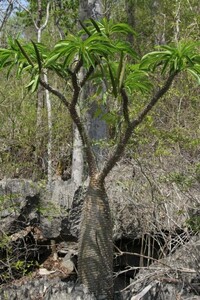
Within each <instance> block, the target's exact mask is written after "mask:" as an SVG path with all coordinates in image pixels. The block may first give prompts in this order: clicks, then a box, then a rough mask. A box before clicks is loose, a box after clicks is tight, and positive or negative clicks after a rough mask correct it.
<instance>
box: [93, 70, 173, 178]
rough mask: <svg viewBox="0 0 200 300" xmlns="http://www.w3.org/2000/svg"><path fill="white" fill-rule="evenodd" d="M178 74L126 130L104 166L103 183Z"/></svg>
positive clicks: (167, 82) (101, 174)
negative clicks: (131, 138) (136, 131)
mask: <svg viewBox="0 0 200 300" xmlns="http://www.w3.org/2000/svg"><path fill="white" fill-rule="evenodd" d="M177 74H178V72H175V73H173V74H172V75H170V76H169V77H168V79H167V81H166V82H165V84H164V86H163V87H162V88H161V89H159V90H158V92H157V93H156V94H155V95H154V96H153V97H152V98H151V100H150V101H149V103H148V104H147V105H146V106H145V107H144V109H143V110H142V111H141V113H140V114H139V115H138V117H137V118H136V119H134V120H133V121H132V122H130V123H129V126H128V127H127V128H126V130H125V133H124V135H123V136H122V137H121V139H120V141H119V143H118V145H117V147H116V150H115V151H114V153H113V155H112V156H111V157H110V159H109V160H108V161H107V162H106V164H105V165H104V167H103V169H102V171H101V173H100V175H99V176H100V178H101V180H102V181H103V180H104V179H105V177H106V176H107V175H108V173H109V172H110V171H111V170H112V168H113V167H114V165H115V164H116V162H117V161H118V160H119V159H120V158H121V156H122V155H123V153H124V150H125V147H126V145H127V144H128V141H129V139H130V137H131V135H132V133H133V131H134V130H135V128H136V127H137V126H138V125H140V124H141V123H142V121H143V120H144V118H145V117H146V115H147V114H148V113H149V112H150V111H151V110H152V108H153V107H154V106H155V105H156V103H157V102H158V101H159V99H160V98H161V97H162V96H163V95H164V94H165V93H166V92H167V91H168V90H169V88H170V86H171V84H172V82H173V80H174V78H175V77H176V75H177Z"/></svg>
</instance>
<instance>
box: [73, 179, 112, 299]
mask: <svg viewBox="0 0 200 300" xmlns="http://www.w3.org/2000/svg"><path fill="white" fill-rule="evenodd" d="M111 220H112V218H111V213H110V208H109V202H108V198H107V195H106V192H105V188H104V183H103V182H100V181H99V180H98V178H97V179H96V178H95V176H94V178H91V180H90V184H89V188H88V191H87V195H86V198H85V201H84V204H83V210H82V218H81V231H80V237H79V261H78V272H79V278H80V280H81V281H82V282H83V283H84V284H85V285H86V286H87V287H88V288H89V290H90V292H92V293H94V295H95V296H96V297H97V299H98V297H100V296H102V295H103V296H106V299H108V300H109V299H113V243H112V221H111Z"/></svg>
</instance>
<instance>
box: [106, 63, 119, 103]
mask: <svg viewBox="0 0 200 300" xmlns="http://www.w3.org/2000/svg"><path fill="white" fill-rule="evenodd" d="M108 69H109V74H110V80H111V83H112V88H113V94H114V96H115V98H117V87H116V83H115V78H114V76H113V72H112V69H111V67H110V64H109V63H108Z"/></svg>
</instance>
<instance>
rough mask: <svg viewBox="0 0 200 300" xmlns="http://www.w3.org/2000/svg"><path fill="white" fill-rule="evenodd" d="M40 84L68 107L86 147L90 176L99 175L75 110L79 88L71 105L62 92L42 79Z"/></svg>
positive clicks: (88, 141)
mask: <svg viewBox="0 0 200 300" xmlns="http://www.w3.org/2000/svg"><path fill="white" fill-rule="evenodd" d="M40 84H41V85H42V86H43V87H44V88H45V89H47V90H48V91H49V92H50V93H52V94H53V95H55V96H56V97H57V98H59V99H60V100H61V102H62V103H63V104H64V105H65V106H66V107H67V109H68V111H69V113H70V116H71V118H72V120H73V122H74V123H75V124H76V126H77V128H78V131H79V134H80V137H81V140H82V143H83V145H84V151H85V154H86V158H87V163H88V168H89V175H90V176H92V175H94V174H96V173H97V164H96V159H95V156H94V153H93V151H92V147H91V144H90V139H89V137H88V135H87V133H86V130H85V127H84V125H83V123H82V121H81V119H80V117H79V115H78V113H77V110H76V108H75V105H76V103H77V101H78V97H79V92H80V88H79V86H78V90H74V95H73V100H72V102H71V103H69V102H68V101H67V99H66V98H65V96H64V95H63V94H62V93H61V92H59V91H58V90H56V89H55V88H53V87H52V86H50V85H49V84H47V83H46V82H45V81H43V80H42V79H40ZM73 101H74V102H73ZM72 103H73V105H72Z"/></svg>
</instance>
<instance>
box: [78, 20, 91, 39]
mask: <svg viewBox="0 0 200 300" xmlns="http://www.w3.org/2000/svg"><path fill="white" fill-rule="evenodd" d="M79 23H80V25H81V27H82V28H83V29H84V30H85V32H86V33H87V35H88V36H91V35H92V34H91V32H90V31H89V30H88V29H87V27H86V26H85V25H84V24H83V22H81V20H79Z"/></svg>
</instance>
